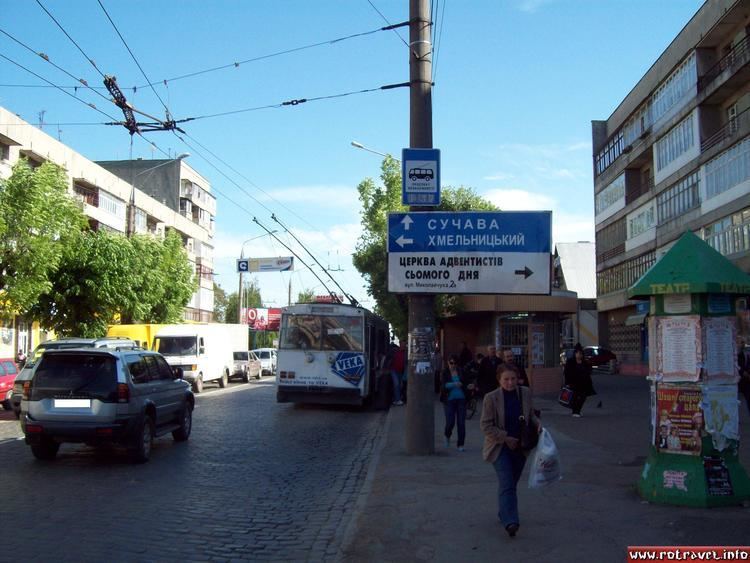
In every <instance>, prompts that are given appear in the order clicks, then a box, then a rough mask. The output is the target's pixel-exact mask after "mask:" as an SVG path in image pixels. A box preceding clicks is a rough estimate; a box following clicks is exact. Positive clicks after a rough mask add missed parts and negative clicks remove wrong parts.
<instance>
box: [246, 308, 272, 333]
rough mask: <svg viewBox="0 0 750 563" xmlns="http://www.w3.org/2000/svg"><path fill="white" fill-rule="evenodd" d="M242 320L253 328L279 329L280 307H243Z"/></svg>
mask: <svg viewBox="0 0 750 563" xmlns="http://www.w3.org/2000/svg"><path fill="white" fill-rule="evenodd" d="M242 313H243V315H242V317H243V320H244V322H245V324H247V325H248V326H249V327H250V328H251V329H253V330H279V325H280V323H281V309H278V308H277V309H266V308H261V307H251V308H248V309H243V311H242Z"/></svg>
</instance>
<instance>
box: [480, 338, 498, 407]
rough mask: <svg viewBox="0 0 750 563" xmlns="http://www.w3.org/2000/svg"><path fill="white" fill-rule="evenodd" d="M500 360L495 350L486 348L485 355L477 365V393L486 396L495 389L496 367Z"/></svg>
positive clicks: (492, 347) (491, 347)
mask: <svg viewBox="0 0 750 563" xmlns="http://www.w3.org/2000/svg"><path fill="white" fill-rule="evenodd" d="M499 364H500V360H499V359H498V357H497V349H496V348H495V347H494V346H492V345H490V346H487V355H486V356H485V357H484V358H482V363H481V364H479V378H478V381H477V382H478V383H479V393H480V394H481V395H486V394H487V393H489V392H490V391H494V390H495V389H497V375H496V374H497V366H498V365H499Z"/></svg>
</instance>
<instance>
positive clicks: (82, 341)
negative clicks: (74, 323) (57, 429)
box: [10, 336, 138, 418]
mask: <svg viewBox="0 0 750 563" xmlns="http://www.w3.org/2000/svg"><path fill="white" fill-rule="evenodd" d="M137 346H138V345H137V344H136V342H135V341H134V340H131V339H130V338H122V337H119V336H107V337H104V338H58V339H57V340H47V341H46V342H42V343H41V344H40V345H39V346H37V347H36V348H34V351H33V352H32V353H31V356H29V359H28V360H26V364H25V365H24V366H23V369H21V371H20V372H19V374H18V375H17V376H16V379H15V381H14V383H13V391H12V393H11V396H10V404H11V407H12V408H13V412H14V413H15V415H16V418H20V417H21V396H22V395H23V384H24V382H25V381H29V380H30V379H31V375H32V373H33V368H34V364H36V362H37V361H38V360H39V358H41V357H42V354H44V352H46V351H47V350H63V349H65V348H120V349H124V348H136V347H137Z"/></svg>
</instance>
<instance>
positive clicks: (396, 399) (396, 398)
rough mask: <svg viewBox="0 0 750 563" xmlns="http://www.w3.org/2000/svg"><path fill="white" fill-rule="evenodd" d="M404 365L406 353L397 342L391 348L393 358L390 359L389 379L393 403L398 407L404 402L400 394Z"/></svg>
mask: <svg viewBox="0 0 750 563" xmlns="http://www.w3.org/2000/svg"><path fill="white" fill-rule="evenodd" d="M405 367H406V353H405V352H404V348H403V346H401V343H399V344H398V345H397V346H396V348H394V350H393V359H392V360H391V379H392V380H393V404H394V405H395V406H397V407H400V406H401V405H403V404H404V401H403V398H402V397H403V395H402V394H401V385H402V383H403V378H404V368H405Z"/></svg>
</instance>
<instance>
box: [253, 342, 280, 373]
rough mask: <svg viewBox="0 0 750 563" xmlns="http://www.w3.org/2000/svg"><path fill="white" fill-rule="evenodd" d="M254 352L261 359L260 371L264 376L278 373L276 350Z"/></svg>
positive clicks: (261, 349)
mask: <svg viewBox="0 0 750 563" xmlns="http://www.w3.org/2000/svg"><path fill="white" fill-rule="evenodd" d="M253 352H255V355H256V356H258V358H260V369H261V373H263V375H273V374H275V373H276V348H256V349H255V350H253Z"/></svg>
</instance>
